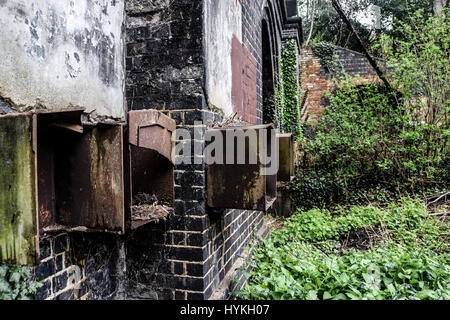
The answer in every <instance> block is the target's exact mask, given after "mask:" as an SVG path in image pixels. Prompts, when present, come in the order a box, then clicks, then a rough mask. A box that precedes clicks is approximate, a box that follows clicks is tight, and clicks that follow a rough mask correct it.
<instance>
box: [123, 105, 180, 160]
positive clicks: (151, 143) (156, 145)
mask: <svg viewBox="0 0 450 320" xmlns="http://www.w3.org/2000/svg"><path fill="white" fill-rule="evenodd" d="M128 123H129V142H130V144H132V145H135V146H137V147H140V148H146V149H152V150H155V151H157V152H158V153H160V154H161V155H163V156H164V157H166V158H167V159H168V160H169V161H171V162H172V163H173V159H172V148H173V146H174V145H173V142H172V132H174V131H175V129H176V123H175V121H174V120H172V119H171V118H170V117H168V116H166V115H164V114H163V113H161V112H159V111H157V110H139V111H130V112H129V114H128Z"/></svg>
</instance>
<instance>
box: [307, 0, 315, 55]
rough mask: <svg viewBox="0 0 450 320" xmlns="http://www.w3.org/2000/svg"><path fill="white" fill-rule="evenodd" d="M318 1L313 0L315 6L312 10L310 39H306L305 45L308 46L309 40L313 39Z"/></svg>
mask: <svg viewBox="0 0 450 320" xmlns="http://www.w3.org/2000/svg"><path fill="white" fill-rule="evenodd" d="M316 1H317V0H312V3H313V7H312V11H311V26H310V28H309V34H308V39H307V40H306V44H305V47H307V46H308V44H309V41H310V40H311V36H312V32H313V29H314V14H315V11H316Z"/></svg>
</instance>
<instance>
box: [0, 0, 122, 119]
mask: <svg viewBox="0 0 450 320" xmlns="http://www.w3.org/2000/svg"><path fill="white" fill-rule="evenodd" d="M123 19H124V1H123V0H122V1H110V0H78V1H77V2H76V5H75V3H74V1H70V0H32V1H29V0H17V1H9V2H8V1H2V2H1V6H0V61H2V63H1V64H0V96H2V97H5V98H8V99H9V100H11V101H12V102H13V105H15V106H17V107H16V109H17V110H18V111H23V110H25V109H29V108H30V107H37V106H38V105H39V106H40V107H44V108H46V109H60V108H65V107H71V106H83V107H86V112H87V113H90V114H91V117H92V118H94V119H95V118H96V117H109V118H114V119H121V120H123V119H125V104H124V95H123V84H124V65H123V64H124V63H123V60H124V52H123V28H122V25H123Z"/></svg>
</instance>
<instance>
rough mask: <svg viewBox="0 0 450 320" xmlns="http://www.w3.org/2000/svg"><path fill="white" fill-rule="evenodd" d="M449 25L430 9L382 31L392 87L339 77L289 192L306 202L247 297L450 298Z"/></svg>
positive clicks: (276, 238)
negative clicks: (359, 82)
mask: <svg viewBox="0 0 450 320" xmlns="http://www.w3.org/2000/svg"><path fill="white" fill-rule="evenodd" d="M449 25H450V24H449V23H448V9H444V10H443V11H442V12H441V14H440V15H436V16H434V17H433V16H430V15H429V14H428V13H427V12H426V11H424V10H422V9H420V10H417V11H416V12H415V13H411V14H409V16H408V17H405V19H403V20H400V21H396V24H395V31H396V33H395V34H384V35H382V36H381V37H380V41H379V43H378V47H377V50H378V52H382V53H383V58H384V59H385V61H386V65H385V66H384V69H385V70H388V78H389V82H390V85H391V86H392V89H391V88H387V87H386V86H384V85H380V84H378V83H373V84H366V85H359V86H355V85H353V83H354V82H353V79H350V78H348V77H345V76H344V77H343V78H342V79H339V81H338V83H336V88H337V89H336V90H335V91H334V92H332V93H329V96H328V97H329V105H328V107H327V108H326V111H325V114H324V115H323V116H322V117H321V118H320V120H319V123H318V124H317V125H315V126H308V125H304V127H303V139H299V141H300V142H301V144H300V148H299V152H300V159H301V161H300V164H299V167H298V168H297V173H296V177H295V179H294V180H293V181H292V182H290V183H289V184H288V185H287V186H286V187H285V190H284V191H285V192H287V193H288V194H289V195H290V197H291V199H292V200H293V202H294V203H295V204H296V207H297V208H298V210H297V211H296V212H294V213H293V215H292V216H291V217H290V218H288V219H286V220H285V221H284V222H283V223H282V226H281V228H279V230H276V231H272V233H271V235H270V238H269V239H268V240H266V241H262V242H261V243H260V245H259V247H258V248H257V249H256V250H255V253H254V254H253V256H252V257H251V260H250V261H247V262H246V263H247V265H246V266H245V267H244V268H242V270H241V271H242V272H243V274H244V275H245V277H246V278H247V285H246V286H245V287H244V289H243V290H241V291H237V292H235V295H236V296H237V297H238V298H242V299H300V300H304V299H307V300H309V299H313V300H315V299H323V300H329V299H373V300H377V299H388V300H391V299H392V300H396V299H408V300H419V299H420V300H422V299H433V300H434V299H445V300H447V299H450V264H449V262H450V259H449V257H450V256H449V252H450V245H449V240H450V239H449V234H450V232H449V231H450V230H449V225H448V220H447V217H448V213H449V211H450V210H449V208H450V206H449V204H450V202H449V199H450V196H449V193H448V192H449V190H450V176H449V175H450V149H449V148H450V145H449V136H450V126H449V124H450V122H449V121H450V120H449V114H450V107H449V89H448V88H449V74H450V72H449V68H450V63H449V56H450V51H449V44H450V30H449ZM398 34H401V35H402V36H401V37H399V36H398ZM440 195H442V196H440ZM433 199H434V200H433ZM437 199H440V201H442V202H441V203H440V205H439V206H437V207H436V203H434V202H433V201H437Z"/></svg>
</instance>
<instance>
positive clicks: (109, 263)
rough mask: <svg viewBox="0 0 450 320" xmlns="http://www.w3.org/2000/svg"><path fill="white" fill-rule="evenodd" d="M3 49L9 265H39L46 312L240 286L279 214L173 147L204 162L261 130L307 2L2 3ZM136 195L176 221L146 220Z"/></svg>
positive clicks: (213, 295)
mask: <svg viewBox="0 0 450 320" xmlns="http://www.w3.org/2000/svg"><path fill="white" fill-rule="evenodd" d="M0 34H1V36H0V37H1V38H2V39H1V40H2V41H0V113H1V115H0V145H1V148H2V152H1V153H0V163H1V164H0V166H1V167H0V258H1V263H17V264H24V265H30V266H31V268H32V271H33V274H34V276H35V278H37V279H44V280H45V282H44V286H43V287H42V288H40V289H39V291H38V299H64V300H65V299H222V298H227V297H228V294H229V291H230V290H231V289H232V286H233V285H242V277H241V278H240V280H239V281H237V282H232V281H230V279H231V278H232V276H233V275H234V274H238V275H239V272H237V271H236V267H237V266H239V264H241V263H242V259H240V258H239V257H240V256H241V255H245V252H246V251H247V248H248V246H247V245H248V243H249V241H250V239H251V238H252V237H253V235H254V234H257V235H259V236H262V237H264V236H265V235H266V234H267V226H266V225H265V223H264V215H265V213H264V211H265V210H264V209H267V208H264V206H263V207H261V206H260V205H259V204H256V203H252V204H250V205H249V204H248V203H247V204H244V205H243V204H241V203H239V201H234V200H236V199H234V198H233V196H234V195H233V193H228V191H229V190H228V189H227V188H230V187H233V186H229V184H230V183H231V182H232V181H231V182H230V181H228V182H224V185H225V189H224V188H216V187H215V185H211V184H213V183H215V184H220V180H215V181H214V180H213V179H209V180H208V177H207V173H208V170H207V169H208V168H207V165H206V164H205V161H204V159H203V158H201V157H199V159H193V161H192V163H191V164H189V163H186V162H185V163H179V162H177V161H176V160H177V159H174V157H176V156H173V155H172V154H171V150H172V149H171V148H173V142H171V139H170V137H171V134H172V133H173V132H174V131H175V129H180V128H186V129H189V130H190V131H191V132H192V134H193V137H194V138H193V139H192V140H183V141H182V143H191V144H192V145H193V148H194V144H195V145H197V146H198V145H199V146H200V147H204V145H205V133H206V131H207V130H208V126H209V125H210V124H213V125H214V124H217V123H221V122H222V121H224V119H226V118H227V117H230V116H231V115H233V114H236V117H237V118H240V119H241V122H242V124H245V125H260V124H262V123H263V101H264V97H268V96H270V95H271V94H272V93H273V90H274V86H276V85H277V82H278V79H277V75H278V74H279V72H278V69H279V64H280V62H279V56H280V52H281V48H282V46H283V42H284V41H285V40H286V39H287V38H294V39H295V40H296V41H297V44H298V47H300V44H301V41H302V29H301V22H300V18H299V17H298V13H297V8H296V2H295V1H291V0H78V1H71V0H44V1H42V0H39V1H37V0H32V1H29V0H18V1H0ZM194 160H195V161H194ZM244 187H246V186H244ZM221 190H222V191H221ZM264 190H265V189H264ZM272 191H273V190H272ZM214 192H218V194H217V195H216V194H214V195H213V194H212V193H214ZM220 192H222V193H220ZM139 194H156V195H157V197H158V200H159V201H161V202H164V203H165V204H167V206H161V208H160V210H163V211H164V212H165V213H166V214H165V215H164V214H163V215H161V217H162V218H161V219H159V220H158V219H154V220H151V221H150V220H149V221H145V220H139V219H137V218H136V217H135V216H134V215H133V212H134V211H133V210H134V206H135V205H136V203H135V202H134V201H135V200H134V199H135V198H134V197H133V196H134V195H139ZM213 196H215V199H217V197H220V199H222V201H216V200H211V201H210V200H209V199H212V198H213ZM237 196H238V197H239V194H238V195H237ZM211 203H212V205H211ZM228 204H229V206H228ZM138 205H139V203H138Z"/></svg>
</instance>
